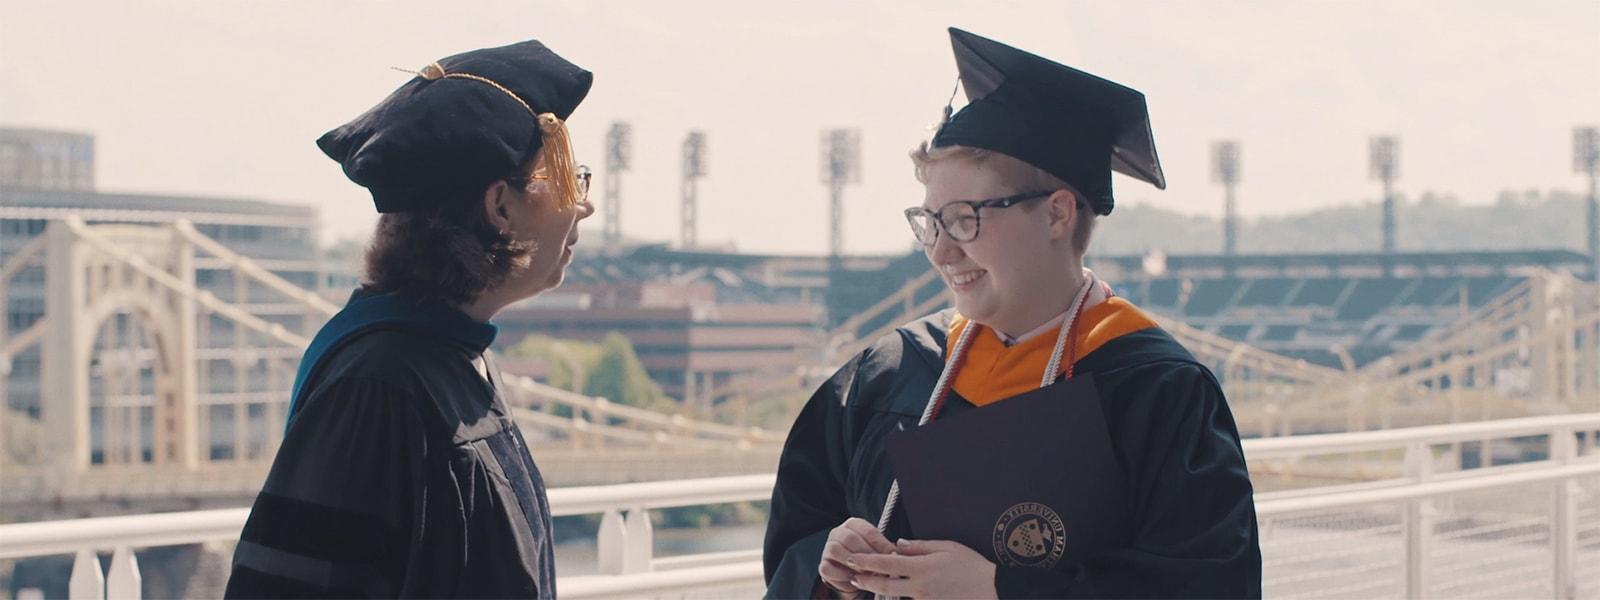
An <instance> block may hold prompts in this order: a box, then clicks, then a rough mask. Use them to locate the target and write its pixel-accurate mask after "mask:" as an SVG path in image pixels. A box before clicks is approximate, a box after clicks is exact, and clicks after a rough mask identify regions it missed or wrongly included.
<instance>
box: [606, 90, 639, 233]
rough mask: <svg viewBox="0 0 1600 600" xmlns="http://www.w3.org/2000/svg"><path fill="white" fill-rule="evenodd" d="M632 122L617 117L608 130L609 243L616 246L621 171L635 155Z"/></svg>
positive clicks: (619, 230)
mask: <svg viewBox="0 0 1600 600" xmlns="http://www.w3.org/2000/svg"><path fill="white" fill-rule="evenodd" d="M632 145H633V126H632V125H629V124H628V122H627V121H614V122H612V123H611V129H610V130H609V131H607V132H606V173H605V184H606V205H605V210H604V211H603V212H604V213H605V234H604V235H603V236H602V237H604V238H605V241H606V246H607V248H609V249H612V250H615V249H616V247H617V244H620V243H621V242H622V174H623V173H625V172H627V171H628V169H629V167H630V164H631V162H632V160H631V159H632V156H633V148H632Z"/></svg>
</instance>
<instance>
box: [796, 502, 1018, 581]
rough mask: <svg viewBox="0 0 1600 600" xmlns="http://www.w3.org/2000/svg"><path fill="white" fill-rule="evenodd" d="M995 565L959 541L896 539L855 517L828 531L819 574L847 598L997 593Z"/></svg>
mask: <svg viewBox="0 0 1600 600" xmlns="http://www.w3.org/2000/svg"><path fill="white" fill-rule="evenodd" d="M994 573H995V565H994V563H992V562H989V559H987V558H984V557H983V555H982V554H978V553H977V552H974V551H973V550H972V549H971V548H968V547H966V546H964V545H961V544H959V543H957V542H952V541H946V540H906V539H902V540H900V541H899V543H895V542H890V541H889V539H888V538H886V537H884V536H883V533H881V532H879V531H878V528H877V527H874V526H873V525H872V524H871V523H868V522H866V521H864V520H862V519H858V518H851V519H849V520H846V521H845V522H844V523H842V524H840V525H839V526H838V527H835V528H833V530H832V531H829V532H828V541H827V543H826V544H824V545H823V547H822V562H821V564H820V565H819V566H818V567H817V574H818V575H819V576H821V578H822V582H823V583H824V584H826V585H827V586H828V587H830V588H833V590H834V591H836V592H838V593H839V595H840V596H841V597H843V598H847V599H854V598H860V597H863V596H865V595H867V594H878V595H880V596H888V597H900V598H995V597H996V595H995V588H994Z"/></svg>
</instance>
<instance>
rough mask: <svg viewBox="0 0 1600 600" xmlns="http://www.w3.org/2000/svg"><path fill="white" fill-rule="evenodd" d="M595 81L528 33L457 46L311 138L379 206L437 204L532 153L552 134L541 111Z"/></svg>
mask: <svg viewBox="0 0 1600 600" xmlns="http://www.w3.org/2000/svg"><path fill="white" fill-rule="evenodd" d="M593 80H594V76H593V75H592V74H591V73H589V72H588V71H585V70H583V69H581V68H579V67H578V66H577V65H574V64H572V63H570V62H567V61H566V59H563V58H561V57H560V56H557V55H556V53H555V52H552V51H551V50H550V49H549V48H546V47H545V46H544V44H541V43H539V42H538V41H534V40H529V41H526V42H520V43H516V44H511V45H509V46H501V47H498V48H484V49H481V50H473V51H471V52H464V53H461V54H457V55H454V56H451V57H449V58H445V59H441V60H439V61H438V62H435V63H433V64H430V65H427V66H426V67H423V68H422V70H421V71H420V72H418V74H417V77H414V78H412V79H411V80H410V81H407V82H406V83H405V84H404V85H401V86H400V88H399V89H396V90H395V91H394V93H391V94H389V97H387V98H384V99H383V101H382V102H379V103H378V104H377V106H374V107H372V108H371V109H370V110H368V111H367V112H366V113H364V114H362V115H361V116H359V117H356V118H355V120H352V121H350V122H349V123H346V124H344V125H341V126H339V127H338V128H336V129H334V130H333V131H329V132H328V133H325V134H323V135H322V137H321V138H318V139H317V146H318V147H320V148H322V151H323V152H324V153H326V154H327V155H328V157H329V158H332V159H333V160H335V161H338V162H339V164H341V165H343V167H344V174H345V175H346V176H347V177H349V178H350V180H351V181H354V182H356V183H357V184H360V185H361V186H362V187H365V188H367V189H368V190H369V191H371V192H372V201H373V203H374V204H376V205H377V208H378V212H380V213H388V212H405V211H414V210H425V209H430V208H436V207H438V206H440V205H442V204H443V203H445V202H448V201H450V200H452V199H454V198H459V197H460V196H461V194H462V192H467V191H481V190H482V189H483V187H484V186H487V185H488V184H489V183H491V182H493V181H495V180H496V179H501V178H505V177H509V176H511V175H513V174H514V171H515V170H516V168H517V167H518V166H521V165H523V164H526V163H527V162H528V161H529V160H532V159H533V157H534V156H535V155H536V154H537V153H538V151H539V149H540V148H541V147H542V146H543V145H544V143H545V141H546V140H545V139H544V137H545V136H547V135H550V134H548V133H542V132H541V127H540V123H539V118H538V115H541V114H545V113H552V114H554V115H555V117H556V118H557V119H559V120H560V121H565V120H566V119H567V117H568V116H570V115H571V114H572V111H573V110H574V109H576V108H577V107H578V103H580V102H582V101H583V98H584V96H585V95H587V94H588V93H589V86H590V84H591V83H592V82H593ZM560 127H561V130H562V132H564V131H565V125H564V124H562V125H560ZM563 137H564V133H563ZM559 142H560V143H561V144H562V145H566V144H567V140H565V139H561V140H559Z"/></svg>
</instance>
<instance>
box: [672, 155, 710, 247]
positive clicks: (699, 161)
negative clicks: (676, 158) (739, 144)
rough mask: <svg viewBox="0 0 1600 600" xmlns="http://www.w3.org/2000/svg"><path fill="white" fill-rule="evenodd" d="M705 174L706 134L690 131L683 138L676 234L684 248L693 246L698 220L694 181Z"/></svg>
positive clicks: (695, 240) (696, 241)
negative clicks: (679, 209)
mask: <svg viewBox="0 0 1600 600" xmlns="http://www.w3.org/2000/svg"><path fill="white" fill-rule="evenodd" d="M705 175H706V134H705V133H704V132H701V131H691V132H689V136H688V137H686V138H684V140H683V214H682V215H681V216H682V221H681V222H680V223H679V228H678V236H679V240H680V241H681V243H682V244H683V247H684V249H689V248H693V247H695V246H696V245H697V244H698V243H699V242H698V240H697V239H696V226H697V221H698V215H697V210H698V209H697V206H696V203H697V201H698V197H697V196H698V193H697V188H698V186H697V185H696V182H698V181H699V179H700V178H701V177H705Z"/></svg>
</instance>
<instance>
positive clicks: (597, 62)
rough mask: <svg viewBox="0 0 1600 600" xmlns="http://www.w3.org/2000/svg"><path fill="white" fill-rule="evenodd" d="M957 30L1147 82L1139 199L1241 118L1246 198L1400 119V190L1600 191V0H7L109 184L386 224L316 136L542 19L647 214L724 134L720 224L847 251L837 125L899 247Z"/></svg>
mask: <svg viewBox="0 0 1600 600" xmlns="http://www.w3.org/2000/svg"><path fill="white" fill-rule="evenodd" d="M952 25H954V26H958V27H962V28H965V29H969V30H971V31H974V32H976V33H979V34H982V35H986V36H990V37H994V38H997V39H1000V40H1002V41H1005V42H1008V43H1011V44H1013V45H1016V46H1018V47H1021V48H1023V49H1026V50H1030V51H1033V52H1036V53H1039V54H1042V55H1044V56H1047V57H1050V58H1053V59H1055V60H1057V61H1060V62H1064V63H1066V64H1069V65H1073V66H1076V67H1079V68H1082V69H1085V70H1088V71H1091V72H1094V73H1096V74H1099V75H1102V76H1104V77H1107V78H1109V79H1113V80H1116V81H1119V82H1121V83H1124V84H1126V85H1129V86H1131V87H1134V88H1137V89H1140V90H1142V91H1144V92H1145V94H1146V95H1147V96H1148V97H1149V100H1150V110H1151V116H1152V122H1153V125H1154V130H1155V137H1156V143H1157V147H1158V149H1159V152H1160V154H1161V157H1162V162H1163V164H1164V166H1165V169H1166V172H1167V177H1168V181H1169V183H1170V187H1169V189H1168V190H1167V191H1165V192H1160V191H1157V190H1155V189H1154V188H1151V187H1149V186H1146V185H1144V184H1142V183H1139V182H1137V181H1134V180H1132V179H1128V178H1124V177H1121V176H1118V177H1117V179H1116V186H1117V195H1118V198H1119V202H1121V203H1146V204H1151V205H1156V206H1162V207H1167V208H1172V209H1176V210H1181V211H1186V212H1192V213H1213V214H1214V213H1220V212H1221V192H1220V190H1219V189H1217V187H1216V186H1215V185H1213V184H1212V183H1210V173H1209V169H1210V167H1209V161H1210V156H1209V147H1210V142H1211V141H1212V140H1214V139H1219V138H1236V139H1238V140H1239V141H1240V143H1241V145H1242V156H1243V158H1242V164H1243V183H1242V185H1241V186H1240V188H1239V199H1240V209H1241V211H1242V212H1243V213H1244V214H1245V215H1247V216H1248V215H1262V214H1280V213H1283V212H1291V211H1300V210H1305V209H1310V208H1315V207H1318V206H1324V205H1329V204H1337V203H1345V202H1352V201H1359V200H1361V199H1363V198H1370V197H1373V196H1374V195H1375V191H1376V189H1377V185H1376V184H1375V183H1373V182H1370V181H1368V180H1367V164H1366V144H1367V138H1368V137H1369V136H1371V135H1373V134H1378V133H1393V134H1397V135H1399V136H1401V138H1402V139H1401V172H1402V176H1401V180H1400V182H1399V186H1398V187H1399V188H1400V189H1401V190H1402V191H1408V192H1412V193H1420V192H1421V191H1423V190H1432V191H1435V192H1441V193H1448V194H1454V195H1456V196H1458V197H1460V198H1461V199H1462V200H1463V201H1466V202H1488V201H1490V200H1491V199H1493V197H1494V194H1495V193H1496V192H1497V191H1498V190H1500V189H1504V188H1512V189H1518V190H1522V189H1528V188H1540V189H1549V188H1567V189H1578V188H1580V187H1581V185H1582V180H1581V179H1580V178H1579V176H1577V175H1574V174H1572V172H1571V165H1572V160H1571V135H1572V134H1571V131H1572V127H1573V126H1574V125H1575V124H1580V123H1581V124H1600V2H1597V1H1595V0H1575V1H1561V2H1558V1H1550V2H1545V1H1532V2H1506V1H1503V0H1492V1H1479V2H1437V3H1432V2H1429V3H1421V2H1396V1H1384V2H1377V1H1373V2H1233V1H1228V2H1221V1H1211V2H1184V3H1176V2H1174V3H1155V2H1101V3H1088V2H1020V1H1011V2H1002V1H993V0H990V1H982V2H979V1H967V2H932V1H927V0H918V1H906V2H843V1H832V0H809V1H805V2H757V1H753V0H733V1H725V2H709V1H708V2H700V1H692V2H691V1H671V2H644V1H639V2H623V1H569V2H529V1H526V0H524V1H521V2H465V1H463V2H427V3H423V2H402V1H384V2H380V1H362V2H337V1H331V0H318V1H299V0H249V1H245V0H205V1H191V2H167V1H148V0H147V1H104V2H74V1H61V2H57V1H44V0H0V126H26V127H42V128H55V129H68V130H76V131H83V132H89V133H93V134H95V135H96V136H97V139H98V142H97V143H98V156H97V159H98V184H99V186H100V188H101V189H103V190H116V191H137V192H169V193H183V194H201V195H221V196H230V197H243V198H251V199H261V200H270V201H275V202H288V203H303V204H314V205H316V206H318V207H320V209H321V211H322V213H321V214H322V216H323V221H324V229H325V231H324V238H325V239H331V238H336V237H346V236H365V235H366V233H367V232H368V230H369V229H370V227H371V225H372V223H373V222H374V220H375V214H374V213H373V212H372V208H371V207H372V205H371V201H370V197H368V196H367V195H366V193H365V191H364V190H362V189H360V188H358V187H356V186H355V185H354V184H351V183H350V182H348V181H347V180H345V179H344V176H343V175H342V174H341V173H340V171H339V169H338V166H337V165H336V164H334V163H333V162H332V161H329V160H328V159H327V158H325V157H323V156H322V154H321V153H320V152H318V151H317V149H316V147H315V145H314V144H313V143H312V140H314V139H315V138H316V137H317V136H318V135H320V134H321V133H322V132H323V131H325V130H327V129H329V128H332V127H334V126H336V125H338V124H340V123H342V122H344V121H346V120H348V119H349V118H351V117H353V116H355V115H356V114H358V113H360V112H361V111H363V110H365V109H366V108H367V107H369V106H371V105H372V104H373V103H375V102H377V101H378V100H379V99H380V98H381V97H383V96H384V95H385V94H387V93H388V92H389V91H391V90H392V89H394V88H395V87H396V86H398V85H400V84H401V83H402V82H404V81H405V80H406V78H407V77H408V76H407V75H405V74H402V73H397V72H395V71H392V70H390V69H389V67H390V66H400V67H407V68H418V67H420V66H421V65H423V64H426V63H428V62H430V61H432V60H435V59H437V58H440V57H443V56H446V55H449V54H453V53H456V52H459V51H462V50H466V49H471V48H477V47H484V46H491V45H500V44H505V43H510V42H514V41H518V40H522V39H527V38H537V39H540V40H542V41H544V42H545V43H546V44H548V45H549V46H551V47H552V48H554V49H555V50H556V51H557V52H558V53H560V54H562V55H563V56H565V57H566V58H568V59H569V60H571V61H573V62H575V63H577V64H578V65H580V66H583V67H585V68H588V69H590V70H592V71H594V72H595V85H594V89H593V91H592V92H591V93H590V95H589V99H588V100H587V101H586V102H585V103H584V104H583V106H582V107H580V108H579V109H578V112H577V113H576V114H575V115H574V117H573V119H572V120H571V126H572V128H573V131H574V138H575V143H576V144H577V150H578V153H579V156H580V159H582V160H584V161H585V162H588V163H589V164H591V165H594V166H596V167H598V166H600V164H601V163H602V160H603V157H604V146H603V143H604V134H605V130H606V128H607V127H608V126H609V124H610V122H611V121H613V120H616V119H625V120H628V121H631V122H632V123H633V127H634V149H633V154H634V163H635V164H634V170H633V171H632V172H630V173H628V174H626V175H625V176H624V179H623V182H624V185H623V190H624V194H625V196H624V202H625V208H624V213H623V221H622V225H623V230H624V232H625V233H626V234H628V235H630V236H633V237H640V238H645V239H654V240H660V241H675V240H676V238H677V232H678V225H677V223H678V214H679V200H678V193H679V192H678V190H679V178H678V175H677V174H678V169H679V166H678V161H679V154H680V150H679V148H680V145H681V144H682V141H683V138H684V136H685V134H686V133H687V132H688V131H689V130H691V129H701V130H704V131H705V132H706V133H707V136H708V149H707V150H708V159H709V162H708V170H709V176H708V177H707V178H706V179H704V180H703V181H702V183H701V188H700V207H701V208H700V211H701V214H702V217H701V221H700V234H699V235H700V239H701V241H702V242H703V243H708V244H717V245H722V244H729V243H731V244H735V245H736V246H737V247H738V248H739V249H741V250H745V251H759V252H785V253H821V252H824V251H825V248H826V246H827V229H828V228H827V208H826V207H827V202H826V192H825V189H824V188H823V186H822V185H821V184H820V182H819V167H818V158H819V150H818V131H819V130H820V129H822V128H824V127H839V126H853V127H859V128H861V130H862V132H863V133H862V135H863V152H864V160H863V163H864V181H863V182H862V183H861V184H860V185H859V186H855V187H852V188H850V189H849V191H848V192H847V213H846V217H845V218H846V229H845V232H846V241H845V247H846V249H847V250H848V251H850V252H883V251H898V250H903V249H906V248H908V247H909V245H910V242H909V237H908V236H909V233H908V232H907V231H906V227H905V225H904V222H903V220H902V218H901V217H900V209H902V208H904V207H906V206H909V205H912V204H917V203H920V202H921V194H922V190H921V186H920V185H918V184H917V183H916V182H915V180H914V179H913V178H912V175H911V169H910V162H909V160H908V159H907V158H906V151H907V150H908V149H910V148H911V147H912V146H913V145H915V143H916V142H917V141H919V140H920V139H922V138H923V137H925V136H926V135H927V125H928V124H929V123H931V122H932V121H933V120H934V119H935V118H936V117H937V116H938V113H939V110H940V108H941V107H942V106H943V103H944V101H945V98H946V97H947V96H948V94H949V93H950V89H951V85H952V84H953V82H954V79H955V67H954V63H953V60H952V58H951V54H950V45H949V41H948V38H947V36H946V34H945V30H944V28H945V27H947V26H952ZM595 197H596V198H597V199H598V198H599V197H600V193H599V190H598V188H597V189H596V193H595ZM608 208H609V207H606V206H603V205H602V206H600V210H602V211H603V210H607V209H608ZM1116 216H1117V215H1115V214H1113V215H1112V217H1111V219H1116ZM600 221H601V218H600V217H598V216H597V217H595V219H593V221H592V222H591V224H592V225H594V226H595V229H598V225H599V223H600ZM1116 225H1117V226H1123V227H1125V226H1136V224H1122V223H1117V224H1116ZM595 233H598V231H596V232H595Z"/></svg>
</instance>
